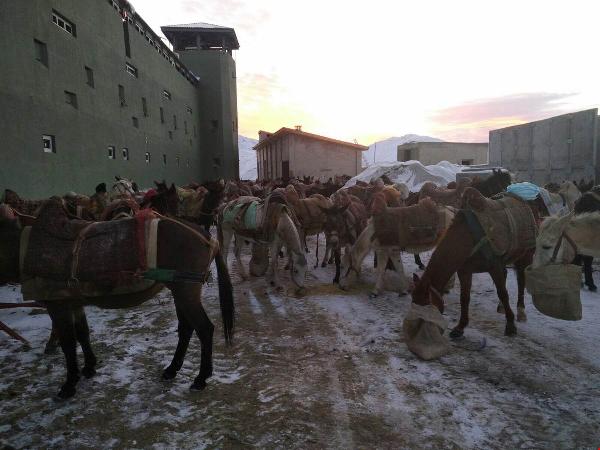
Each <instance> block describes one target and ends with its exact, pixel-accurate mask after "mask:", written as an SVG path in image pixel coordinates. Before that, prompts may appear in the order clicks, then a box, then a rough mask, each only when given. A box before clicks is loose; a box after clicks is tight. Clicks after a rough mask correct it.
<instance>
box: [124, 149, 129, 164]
mask: <svg viewBox="0 0 600 450" xmlns="http://www.w3.org/2000/svg"><path fill="white" fill-rule="evenodd" d="M123 160H124V161H129V149H128V148H123Z"/></svg>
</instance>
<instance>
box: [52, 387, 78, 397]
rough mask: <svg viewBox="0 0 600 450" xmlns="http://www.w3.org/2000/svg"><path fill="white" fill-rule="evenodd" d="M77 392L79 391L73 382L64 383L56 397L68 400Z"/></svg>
mask: <svg viewBox="0 0 600 450" xmlns="http://www.w3.org/2000/svg"><path fill="white" fill-rule="evenodd" d="M75 392H77V390H76V389H75V386H73V385H72V384H70V383H69V384H65V385H63V387H61V388H60V391H58V394H56V398H57V399H58V400H66V399H68V398H71V397H73V396H74V395H75Z"/></svg>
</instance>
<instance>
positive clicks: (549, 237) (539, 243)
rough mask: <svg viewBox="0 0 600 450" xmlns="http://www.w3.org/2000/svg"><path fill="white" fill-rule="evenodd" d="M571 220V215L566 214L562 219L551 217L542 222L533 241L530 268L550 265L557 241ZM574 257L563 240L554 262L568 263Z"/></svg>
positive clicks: (569, 247)
mask: <svg viewBox="0 0 600 450" xmlns="http://www.w3.org/2000/svg"><path fill="white" fill-rule="evenodd" d="M571 219H572V215H571V214H567V215H566V216H563V217H554V216H551V217H548V218H547V219H546V220H544V222H543V223H542V225H541V227H540V231H539V233H538V237H537V239H536V241H535V254H534V255H533V262H532V264H531V266H532V267H534V268H537V267H542V266H546V265H548V264H550V263H552V256H553V254H554V249H555V248H556V246H557V245H558V241H559V240H560V238H561V236H562V235H563V233H564V231H565V229H566V227H567V225H568V224H569V222H570V221H571ZM574 257H575V253H574V250H573V249H572V247H571V246H570V245H569V244H568V242H567V241H566V239H563V240H562V242H561V245H560V248H559V250H558V253H557V255H556V260H557V261H558V262H563V263H569V262H571V261H572V260H573V258H574Z"/></svg>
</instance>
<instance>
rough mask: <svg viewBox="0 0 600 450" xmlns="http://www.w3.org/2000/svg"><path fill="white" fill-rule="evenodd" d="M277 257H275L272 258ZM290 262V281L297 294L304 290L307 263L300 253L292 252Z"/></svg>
mask: <svg viewBox="0 0 600 450" xmlns="http://www.w3.org/2000/svg"><path fill="white" fill-rule="evenodd" d="M274 257H275V258H276V257H277V256H276V255H275V256H274ZM292 262H293V264H291V265H290V270H291V273H292V281H293V282H294V284H295V285H296V287H297V288H298V291H299V292H302V291H303V290H304V284H305V282H306V270H307V268H308V263H307V262H306V256H305V255H304V253H302V252H294V253H292Z"/></svg>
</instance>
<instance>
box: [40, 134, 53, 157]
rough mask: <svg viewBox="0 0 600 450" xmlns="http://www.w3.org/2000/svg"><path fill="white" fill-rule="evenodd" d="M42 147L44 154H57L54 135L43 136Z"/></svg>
mask: <svg viewBox="0 0 600 450" xmlns="http://www.w3.org/2000/svg"><path fill="white" fill-rule="evenodd" d="M42 146H43V147H42V148H43V149H44V153H56V141H55V139H54V136H53V135H51V134H44V135H42Z"/></svg>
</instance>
